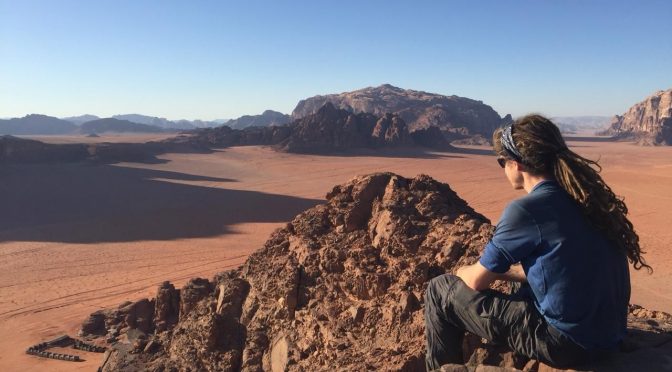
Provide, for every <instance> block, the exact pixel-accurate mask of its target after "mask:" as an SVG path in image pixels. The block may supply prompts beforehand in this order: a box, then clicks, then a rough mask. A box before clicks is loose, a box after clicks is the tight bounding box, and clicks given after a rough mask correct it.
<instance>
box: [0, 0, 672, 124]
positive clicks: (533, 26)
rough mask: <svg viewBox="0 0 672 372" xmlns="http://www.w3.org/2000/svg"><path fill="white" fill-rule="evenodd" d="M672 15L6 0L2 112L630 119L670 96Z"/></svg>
mask: <svg viewBox="0 0 672 372" xmlns="http://www.w3.org/2000/svg"><path fill="white" fill-rule="evenodd" d="M651 9H656V11H654V12H652V11H651ZM670 14H672V3H670V2H667V1H654V0H649V1H642V2H636V3H635V2H627V1H609V2H606V1H595V2H591V3H590V4H585V3H583V2H579V1H567V2H557V3H550V2H536V1H531V0H526V1H516V2H506V3H504V2H498V1H484V2H479V3H478V4H474V3H464V2H432V1H427V2H420V3H390V2H383V1H371V2H365V3H358V2H349V1H346V2H343V3H339V5H338V6H329V5H326V4H321V3H314V2H299V3H297V2H292V3H289V4H287V3H285V4H281V3H278V2H265V1H256V2H246V3H243V4H228V3H220V2H211V1H205V2H199V3H198V4H197V5H195V4H191V3H190V4H186V3H180V2H177V1H143V2H134V1H116V2H103V3H99V2H94V3H89V2H78V1H61V2H57V3H55V2H49V1H43V0H39V1H24V2H11V1H7V0H0V58H2V61H3V68H2V69H0V86H1V87H2V88H1V89H0V102H2V103H1V104H0V117H23V116H25V115H27V114H31V113H36V114H44V115H49V116H55V117H70V116H79V115H84V114H92V115H97V116H100V117H110V116H113V115H119V114H127V113H137V114H141V115H148V116H156V117H160V118H167V119H169V120H180V119H186V120H195V119H200V120H206V121H211V120H215V119H234V118H237V117H240V116H243V115H257V114H260V113H262V112H263V111H264V110H268V109H270V110H274V111H279V112H282V113H286V114H289V113H291V111H292V110H293V109H294V107H295V105H296V104H297V103H298V101H299V100H301V99H304V98H308V97H311V96H314V95H325V94H332V93H341V92H346V91H352V90H357V89H362V88H365V87H370V86H379V85H381V84H392V85H394V86H397V87H400V88H404V89H413V90H421V91H427V92H431V93H438V94H444V95H458V96H462V97H467V98H471V99H476V100H481V101H483V103H485V104H487V105H490V106H491V107H492V108H493V109H495V110H496V111H497V112H498V113H499V114H500V115H501V116H504V115H506V114H512V115H513V116H520V115H523V114H526V113H530V112H538V113H542V114H545V115H547V116H551V117H556V116H612V115H620V114H622V113H623V112H625V111H626V110H627V109H628V108H629V107H630V106H631V105H633V104H635V103H637V102H640V101H642V100H643V99H645V98H646V97H648V96H649V95H651V94H653V93H654V92H656V91H658V90H661V89H663V90H664V89H669V88H670V87H672V76H670V74H669V61H670V60H672V46H671V45H670V44H669V43H664V42H662V43H661V42H660V40H664V35H669V34H670V33H671V32H672V23H670V22H669V21H668V18H669V15H670ZM656 35H660V37H656Z"/></svg>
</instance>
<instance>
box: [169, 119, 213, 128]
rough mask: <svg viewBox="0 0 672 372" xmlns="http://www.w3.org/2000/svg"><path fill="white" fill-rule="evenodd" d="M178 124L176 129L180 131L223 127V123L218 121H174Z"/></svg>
mask: <svg viewBox="0 0 672 372" xmlns="http://www.w3.org/2000/svg"><path fill="white" fill-rule="evenodd" d="M174 123H175V124H176V125H175V126H174V127H175V128H178V129H182V128H184V129H188V128H213V127H218V126H220V125H222V123H218V122H217V121H205V120H198V119H197V120H185V119H182V120H176V121H174Z"/></svg>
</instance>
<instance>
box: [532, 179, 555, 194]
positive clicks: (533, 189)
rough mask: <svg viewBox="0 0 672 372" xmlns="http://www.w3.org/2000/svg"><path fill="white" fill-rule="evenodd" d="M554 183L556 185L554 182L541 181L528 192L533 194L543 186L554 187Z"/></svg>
mask: <svg viewBox="0 0 672 372" xmlns="http://www.w3.org/2000/svg"><path fill="white" fill-rule="evenodd" d="M555 183H556V182H555V180H543V181H541V182H539V183H538V184H536V185H534V187H533V188H532V190H531V191H530V194H531V193H533V192H534V191H535V190H537V189H538V188H540V187H542V186H544V185H549V186H550V185H554V184H555Z"/></svg>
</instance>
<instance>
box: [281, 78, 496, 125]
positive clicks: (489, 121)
mask: <svg viewBox="0 0 672 372" xmlns="http://www.w3.org/2000/svg"><path fill="white" fill-rule="evenodd" d="M327 102H331V103H332V104H334V106H336V107H337V108H340V109H344V110H347V111H350V112H352V113H370V114H373V115H375V116H383V115H384V114H387V113H393V114H397V115H399V117H401V118H402V119H403V120H404V121H405V122H406V123H407V125H408V128H409V131H411V132H413V131H415V130H418V129H424V128H428V127H431V126H436V127H439V128H440V129H441V130H443V131H447V132H455V133H460V134H461V135H462V136H471V135H476V134H480V135H481V136H483V137H485V138H490V137H491V136H492V132H493V131H494V130H495V129H496V128H497V127H499V126H501V125H502V124H503V123H504V121H505V119H502V118H501V117H500V116H499V114H498V113H497V112H496V111H495V110H493V109H492V107H490V106H488V105H486V104H484V103H483V102H482V101H476V100H473V99H469V98H464V97H458V96H455V95H453V96H444V95H440V94H435V93H427V92H422V91H416V90H410V89H401V88H397V87H394V86H392V85H389V84H384V85H381V86H378V87H369V88H364V89H360V90H355V91H352V92H345V93H340V94H329V95H325V96H315V97H311V98H307V99H304V100H301V101H300V102H299V103H298V104H297V106H296V108H295V109H294V111H293V112H292V118H293V119H299V118H303V117H305V116H307V115H310V114H313V113H315V112H316V111H317V110H318V109H319V108H320V107H322V106H323V105H324V104H325V103H327Z"/></svg>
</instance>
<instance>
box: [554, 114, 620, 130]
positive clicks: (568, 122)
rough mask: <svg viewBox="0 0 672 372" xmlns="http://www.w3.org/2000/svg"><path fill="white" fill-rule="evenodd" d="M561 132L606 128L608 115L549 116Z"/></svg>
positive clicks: (609, 119)
mask: <svg viewBox="0 0 672 372" xmlns="http://www.w3.org/2000/svg"><path fill="white" fill-rule="evenodd" d="M551 121H553V122H554V123H555V124H556V125H557V126H558V127H559V128H560V130H561V131H562V132H565V133H571V132H579V131H593V132H594V131H598V130H603V129H606V128H607V127H608V126H609V122H610V121H611V117H610V116H556V117H553V118H551Z"/></svg>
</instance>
